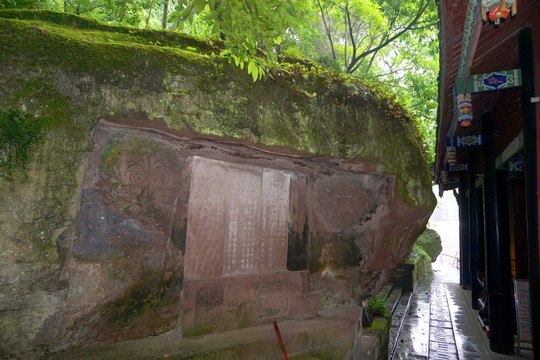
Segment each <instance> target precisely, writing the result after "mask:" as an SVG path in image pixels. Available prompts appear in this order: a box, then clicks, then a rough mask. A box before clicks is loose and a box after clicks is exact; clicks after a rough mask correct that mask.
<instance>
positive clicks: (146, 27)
mask: <svg viewBox="0 0 540 360" xmlns="http://www.w3.org/2000/svg"><path fill="white" fill-rule="evenodd" d="M154 1H155V0H152V3H151V4H150V10H148V19H146V26H145V29H148V24H149V23H150V15H152V8H153V7H154Z"/></svg>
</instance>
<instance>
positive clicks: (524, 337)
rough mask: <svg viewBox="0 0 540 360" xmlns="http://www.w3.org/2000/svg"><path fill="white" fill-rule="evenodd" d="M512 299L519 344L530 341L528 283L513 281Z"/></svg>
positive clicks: (518, 280) (526, 281)
mask: <svg viewBox="0 0 540 360" xmlns="http://www.w3.org/2000/svg"><path fill="white" fill-rule="evenodd" d="M514 299H515V302H516V320H517V326H518V339H519V342H520V344H521V343H523V342H531V341H532V331H531V325H532V324H531V309H530V302H529V281H528V280H520V279H514Z"/></svg>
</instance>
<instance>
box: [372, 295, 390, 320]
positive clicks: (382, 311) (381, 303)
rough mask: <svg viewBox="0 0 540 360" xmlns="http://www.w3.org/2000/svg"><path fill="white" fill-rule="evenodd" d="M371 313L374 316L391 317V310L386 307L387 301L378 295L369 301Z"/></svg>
mask: <svg viewBox="0 0 540 360" xmlns="http://www.w3.org/2000/svg"><path fill="white" fill-rule="evenodd" d="M368 306H369V311H370V312H371V314H372V315H373V316H384V317H387V318H388V317H390V310H389V309H388V306H386V301H385V299H384V298H383V297H382V296H381V295H379V294H377V295H375V296H373V297H371V298H369V300H368Z"/></svg>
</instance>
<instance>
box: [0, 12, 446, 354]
mask: <svg viewBox="0 0 540 360" xmlns="http://www.w3.org/2000/svg"><path fill="white" fill-rule="evenodd" d="M219 53H220V48H219V44H215V43H213V42H211V41H208V40H204V39H198V38H195V37H192V36H187V35H183V34H179V33H175V32H169V31H154V30H140V29H134V28H127V27H115V26H109V25H106V24H103V23H100V22H97V21H94V20H91V19H87V18H83V17H78V16H75V15H70V14H63V13H55V12H49V11H29V10H28V11H26V10H25V11H22V10H0V112H3V113H5V112H8V111H12V110H16V111H19V112H21V113H24V114H27V115H28V114H29V115H31V116H34V117H35V118H36V119H40V120H39V121H40V126H42V133H41V135H40V136H41V141H40V142H38V143H37V144H34V145H32V146H33V147H32V149H33V158H32V159H31V160H30V161H29V162H28V163H27V164H26V168H24V169H23V168H18V169H15V170H14V171H13V174H12V176H10V178H6V177H4V176H0V194H1V195H0V237H1V238H0V264H1V265H0V299H1V301H0V328H1V329H2V331H1V332H0V355H1V356H0V357H2V356H4V357H7V358H9V356H22V357H24V358H32V357H37V356H39V355H40V354H43V353H46V352H47V351H48V350H47V349H48V346H49V344H52V343H54V342H55V339H56V338H57V337H58V333H57V332H55V331H60V327H61V326H60V325H61V324H60V322H61V318H62V317H64V318H65V316H66V314H65V313H62V311H61V310H60V309H62V306H63V304H64V299H65V298H66V296H69V297H71V298H73V297H76V296H77V288H76V287H75V286H73V284H70V274H69V273H67V270H66V268H65V267H64V266H63V264H65V263H66V262H68V261H69V259H70V256H71V248H70V247H71V246H72V245H71V244H72V239H73V237H74V234H75V228H76V223H77V216H78V212H79V208H80V203H81V196H82V195H81V192H82V190H81V184H82V181H83V177H84V174H85V171H86V165H87V161H88V155H89V153H90V152H91V150H92V147H93V141H92V137H91V132H92V130H93V129H94V128H95V127H96V125H97V124H98V121H99V120H100V119H102V118H104V117H107V116H117V117H126V118H131V119H139V120H143V121H146V122H149V123H153V124H158V125H159V126H162V127H167V128H169V129H173V130H178V131H181V132H182V133H183V134H187V135H189V136H191V137H197V136H217V137H220V138H226V139H235V141H236V140H237V141H239V142H242V143H243V144H249V145H252V146H281V147H286V148H287V149H288V150H287V151H288V152H289V153H291V152H294V153H295V154H299V155H298V156H301V157H305V158H315V157H320V158H327V159H330V158H331V159H337V160H335V161H338V162H340V163H342V164H344V165H343V166H345V167H347V166H349V165H347V164H350V167H351V168H354V169H355V170H357V171H365V172H373V173H379V174H385V175H391V176H395V179H396V181H395V184H396V185H395V189H394V191H395V192H396V197H397V199H398V200H399V204H397V205H395V208H396V209H400V212H401V213H408V214H411V213H415V214H417V217H418V218H419V221H418V223H419V224H420V225H418V223H417V224H414V225H409V224H408V223H407V221H408V220H406V219H405V218H404V220H403V231H402V235H401V236H400V237H398V238H395V239H394V238H393V240H391V241H389V242H386V243H384V244H385V245H384V246H385V247H387V249H386V251H389V252H392V253H396V254H403V255H402V256H401V255H400V256H401V260H403V258H404V257H405V256H406V254H407V253H408V252H409V251H410V249H411V248H412V245H413V243H414V239H416V237H417V236H418V235H419V234H420V233H421V232H422V231H423V230H424V226H425V223H426V222H427V219H428V217H429V214H430V213H431V211H432V210H433V208H434V206H435V199H434V196H433V194H432V191H431V179H430V176H429V172H428V168H427V164H426V161H425V158H424V156H423V153H422V145H421V142H420V139H419V137H418V131H417V130H416V127H415V123H414V121H413V119H411V118H410V117H409V116H408V115H407V112H406V111H404V110H403V109H402V108H401V107H400V105H399V104H397V103H395V102H394V101H393V100H391V99H389V98H388V97H387V96H385V95H384V94H383V93H382V92H380V91H379V90H376V89H373V88H370V87H369V86H368V85H366V84H364V83H362V82H360V81H358V80H354V79H351V78H348V77H344V76H338V75H336V74H334V73H330V72H328V71H325V70H323V69H321V68H320V67H318V66H316V65H314V64H313V63H311V62H309V61H307V60H291V59H289V61H290V62H288V63H283V64H281V65H280V66H279V67H277V68H274V69H269V70H268V73H267V76H266V77H265V79H263V80H260V81H257V82H253V81H252V78H251V76H249V75H248V74H247V72H245V71H244V70H241V69H239V68H236V67H234V66H231V65H230V64H229V63H228V62H227V60H226V59H224V58H222V57H220V56H219ZM0 131H1V130H0ZM0 145H2V144H0ZM0 149H2V147H1V146H0ZM0 155H1V154H0ZM374 246H377V245H374ZM398 257H399V256H398ZM392 261H393V262H394V263H395V266H397V264H399V262H400V261H399V259H394V260H392ZM81 266H83V265H81ZM84 266H86V268H85V269H86V270H84V271H86V273H87V274H94V273H96V274H97V271H98V270H96V269H95V268H93V267H92V264H86V265H84ZM370 266H371V269H376V268H377V266H376V264H371V265H370ZM81 268H82V267H81ZM81 271H83V270H81ZM390 273H391V272H390ZM96 276H97V275H96ZM389 276H390V275H388V276H387V277H386V278H388V277H389ZM377 279H379V278H377ZM374 281H376V280H374ZM95 290H96V291H100V290H99V289H98V288H96V289H95ZM156 293H159V294H160V296H161V297H160V298H159V299H157V300H155V301H154V302H148V304H151V305H152V306H146V307H144V306H141V307H140V308H141V309H143V310H144V311H147V310H148V311H151V310H152V309H153V308H154V307H156V306H157V305H156V304H157V303H158V302H159V301H165V300H166V299H165V300H164V295H163V289H161V290H160V289H158V290H156ZM128 300H129V299H128ZM141 304H143V302H141ZM144 304H147V303H146V302H145V303H144ZM143 310H140V311H143ZM137 311H139V310H137ZM140 311H139V312H140ZM137 314H138V312H137ZM68 315H69V314H68ZM170 326H171V325H170V324H168V323H164V325H163V328H162V329H161V330H163V331H165V330H167V329H169V328H170ZM55 329H58V330H55ZM64 330H65V329H64ZM68 330H69V329H68ZM66 331H67V330H66ZM21 354H22V355H21ZM36 354H38V355H36Z"/></svg>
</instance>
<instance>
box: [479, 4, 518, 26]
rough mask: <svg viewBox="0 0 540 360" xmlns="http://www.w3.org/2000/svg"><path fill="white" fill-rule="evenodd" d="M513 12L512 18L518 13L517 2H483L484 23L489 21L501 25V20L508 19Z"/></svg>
mask: <svg viewBox="0 0 540 360" xmlns="http://www.w3.org/2000/svg"><path fill="white" fill-rule="evenodd" d="M510 12H512V16H513V15H516V13H517V0H482V21H484V22H486V21H487V19H488V18H489V20H490V21H491V22H492V23H494V24H495V25H499V24H500V23H501V19H506V18H508V15H510Z"/></svg>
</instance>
